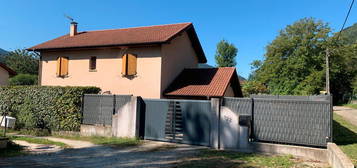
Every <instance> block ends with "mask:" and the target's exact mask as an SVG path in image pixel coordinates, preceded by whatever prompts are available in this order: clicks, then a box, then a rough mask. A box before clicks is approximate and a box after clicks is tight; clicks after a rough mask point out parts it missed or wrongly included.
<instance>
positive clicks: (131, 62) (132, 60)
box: [127, 54, 137, 75]
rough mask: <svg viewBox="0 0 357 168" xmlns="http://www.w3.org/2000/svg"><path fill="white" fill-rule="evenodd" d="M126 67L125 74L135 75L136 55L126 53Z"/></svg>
mask: <svg viewBox="0 0 357 168" xmlns="http://www.w3.org/2000/svg"><path fill="white" fill-rule="evenodd" d="M127 57H128V58H127V59H128V61H127V62H128V68H127V75H136V60H137V58H136V55H134V54H128V55H127Z"/></svg>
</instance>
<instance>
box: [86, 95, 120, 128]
mask: <svg viewBox="0 0 357 168" xmlns="http://www.w3.org/2000/svg"><path fill="white" fill-rule="evenodd" d="M83 101H84V102H83V124H103V125H112V115H113V108H114V96H113V95H90V94H86V95H84V98H83Z"/></svg>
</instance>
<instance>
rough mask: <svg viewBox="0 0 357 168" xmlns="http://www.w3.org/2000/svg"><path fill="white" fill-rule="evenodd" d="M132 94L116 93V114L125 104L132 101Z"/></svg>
mask: <svg viewBox="0 0 357 168" xmlns="http://www.w3.org/2000/svg"><path fill="white" fill-rule="evenodd" d="M131 97H132V95H115V110H114V114H116V113H117V112H118V110H119V109H120V108H122V107H124V105H125V104H127V103H129V102H130V101H131Z"/></svg>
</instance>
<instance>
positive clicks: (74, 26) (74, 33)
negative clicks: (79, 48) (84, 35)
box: [69, 22, 78, 37]
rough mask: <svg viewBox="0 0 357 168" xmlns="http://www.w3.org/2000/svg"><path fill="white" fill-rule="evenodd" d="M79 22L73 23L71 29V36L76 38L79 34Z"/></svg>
mask: <svg viewBox="0 0 357 168" xmlns="http://www.w3.org/2000/svg"><path fill="white" fill-rule="evenodd" d="M77 24H78V23H77V22H71V28H70V30H69V36H71V37H72V36H75V35H76V34H77Z"/></svg>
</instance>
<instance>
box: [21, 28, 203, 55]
mask: <svg viewBox="0 0 357 168" xmlns="http://www.w3.org/2000/svg"><path fill="white" fill-rule="evenodd" d="M183 31H187V33H188V34H189V37H190V39H191V42H192V43H193V45H194V46H193V47H194V49H195V50H196V52H197V55H198V57H199V60H200V62H207V60H206V57H205V56H204V53H203V50H202V47H201V44H200V43H199V40H198V37H197V34H196V32H195V30H194V28H193V25H192V23H178V24H168V25H157V26H147V27H134V28H125V29H112V30H98V31H84V32H79V33H78V34H77V35H75V36H69V34H67V35H64V36H61V37H58V38H56V39H53V40H50V41H47V42H44V43H42V44H39V45H36V46H33V47H31V48H28V50H37V51H39V50H48V49H65V48H87V47H108V46H129V45H145V44H161V43H167V42H169V41H170V40H171V39H173V38H174V37H176V35H178V34H179V33H181V32H183Z"/></svg>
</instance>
